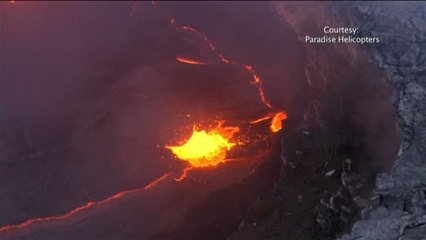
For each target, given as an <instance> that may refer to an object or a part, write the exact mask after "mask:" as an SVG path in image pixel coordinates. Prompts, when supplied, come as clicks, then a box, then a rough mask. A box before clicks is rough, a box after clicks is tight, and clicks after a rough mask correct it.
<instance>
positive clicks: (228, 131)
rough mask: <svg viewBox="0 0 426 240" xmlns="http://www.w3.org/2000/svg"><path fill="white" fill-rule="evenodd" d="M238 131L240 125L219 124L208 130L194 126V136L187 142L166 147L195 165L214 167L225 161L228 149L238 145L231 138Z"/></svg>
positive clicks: (198, 166)
mask: <svg viewBox="0 0 426 240" xmlns="http://www.w3.org/2000/svg"><path fill="white" fill-rule="evenodd" d="M238 131H239V128H238V127H225V128H223V127H221V126H218V127H216V128H215V129H213V130H210V131H208V132H207V131H205V130H201V131H198V130H196V129H195V128H194V130H193V132H192V136H191V137H190V138H189V139H188V141H187V142H186V143H184V144H183V145H181V146H166V148H168V149H170V150H171V151H172V152H173V153H174V154H175V155H176V156H177V157H178V158H179V159H181V160H183V161H187V162H188V163H189V164H191V166H193V167H196V168H203V167H213V166H216V165H218V164H220V163H222V162H224V160H225V157H226V153H227V151H229V150H231V148H233V147H234V146H235V145H236V143H233V142H231V141H230V139H231V138H232V137H233V135H234V134H235V133H237V132H238Z"/></svg>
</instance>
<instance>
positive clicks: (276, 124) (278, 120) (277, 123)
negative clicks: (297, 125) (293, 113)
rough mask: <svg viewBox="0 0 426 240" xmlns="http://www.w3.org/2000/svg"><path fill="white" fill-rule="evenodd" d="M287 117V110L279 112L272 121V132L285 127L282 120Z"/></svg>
mask: <svg viewBox="0 0 426 240" xmlns="http://www.w3.org/2000/svg"><path fill="white" fill-rule="evenodd" d="M286 119H287V114H286V113H285V112H279V113H276V114H275V115H274V117H273V118H272V121H271V125H270V126H269V128H270V129H271V131H272V132H278V131H280V130H281V129H282V128H283V123H282V121H284V120H286Z"/></svg>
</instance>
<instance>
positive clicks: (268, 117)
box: [250, 115, 272, 124]
mask: <svg viewBox="0 0 426 240" xmlns="http://www.w3.org/2000/svg"><path fill="white" fill-rule="evenodd" d="M271 118H272V116H270V115H267V116H265V117H261V118H258V119H256V120H253V121H250V123H251V124H256V123H260V122H263V121H266V120H268V119H271Z"/></svg>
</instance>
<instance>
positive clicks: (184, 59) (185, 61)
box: [176, 57, 206, 65]
mask: <svg viewBox="0 0 426 240" xmlns="http://www.w3.org/2000/svg"><path fill="white" fill-rule="evenodd" d="M176 60H178V61H179V62H181V63H186V64H194V65H205V64H206V63H205V62H200V61H197V60H193V59H189V58H184V57H176Z"/></svg>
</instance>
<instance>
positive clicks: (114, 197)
mask: <svg viewBox="0 0 426 240" xmlns="http://www.w3.org/2000/svg"><path fill="white" fill-rule="evenodd" d="M171 175H172V173H171V172H169V173H166V174H164V175H162V176H161V177H159V178H157V179H155V180H154V181H152V182H150V183H148V184H147V185H145V186H144V187H142V188H136V189H131V190H127V191H122V192H118V193H116V194H114V195H112V196H111V197H108V198H106V199H103V200H100V201H94V202H88V203H86V204H84V205H82V206H79V207H76V208H74V209H72V210H70V211H68V212H67V213H65V214H63V215H60V216H50V217H39V218H32V219H28V220H26V221H25V222H23V223H20V224H16V225H6V226H3V227H0V233H4V232H7V231H11V230H14V229H24V228H28V227H30V226H31V225H34V224H37V223H41V222H51V221H61V220H65V219H67V218H70V217H72V216H74V215H77V214H78V213H81V212H83V211H86V210H88V209H92V208H94V207H97V206H100V205H105V204H108V203H110V202H112V201H115V200H117V199H121V198H123V197H124V196H127V195H130V194H132V193H137V192H141V191H145V190H149V189H152V188H153V187H155V186H156V185H157V184H158V183H160V182H162V181H164V180H166V179H168V178H169V177H170V176H171Z"/></svg>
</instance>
